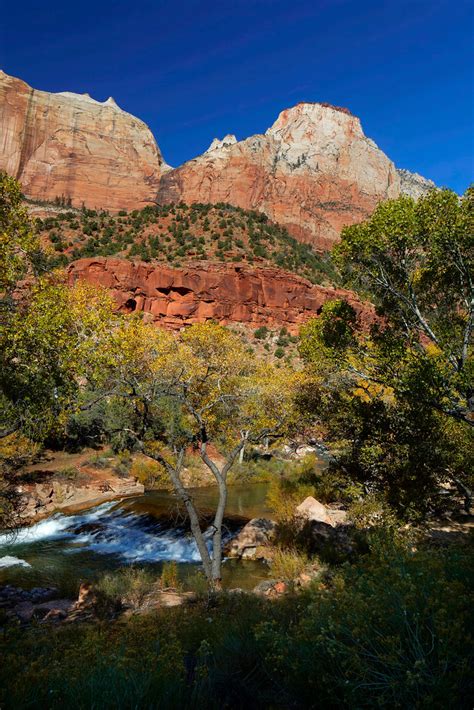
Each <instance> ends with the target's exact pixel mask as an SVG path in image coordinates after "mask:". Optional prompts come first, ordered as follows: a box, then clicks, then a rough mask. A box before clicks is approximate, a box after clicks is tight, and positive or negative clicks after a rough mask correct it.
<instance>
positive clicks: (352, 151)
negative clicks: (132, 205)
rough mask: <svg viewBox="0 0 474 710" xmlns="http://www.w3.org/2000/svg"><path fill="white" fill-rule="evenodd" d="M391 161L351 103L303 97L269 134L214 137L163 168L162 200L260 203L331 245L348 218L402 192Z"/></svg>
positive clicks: (300, 232)
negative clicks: (203, 149)
mask: <svg viewBox="0 0 474 710" xmlns="http://www.w3.org/2000/svg"><path fill="white" fill-rule="evenodd" d="M400 191H401V181H400V177H399V174H398V173H397V170H396V168H395V166H394V164H393V163H392V162H391V161H390V160H389V159H388V158H387V156H386V155H385V154H384V153H383V152H382V151H381V150H379V148H377V146H376V145H375V143H374V142H373V141H372V140H370V139H369V138H367V137H366V136H365V135H364V133H363V131H362V128H361V125H360V121H359V119H358V118H357V117H355V116H353V115H352V114H351V113H350V112H349V111H348V110H347V109H340V108H337V107H334V106H329V105H327V104H319V103H301V104H298V105H297V106H294V107H293V108H290V109H287V110H285V111H282V113H281V114H280V115H279V117H278V119H277V120H276V122H275V123H274V124H273V126H271V128H269V129H268V130H267V132H266V133H265V134H264V135H255V136H252V137H251V138H247V139H246V140H243V141H237V140H236V139H235V136H232V135H228V136H226V137H225V138H224V139H223V140H222V141H219V140H217V139H215V140H214V141H213V143H212V144H211V146H210V148H209V149H208V150H207V151H206V152H205V153H203V155H201V156H199V157H198V158H195V159H194V160H190V161H189V162H187V163H185V164H184V165H182V166H181V167H179V168H176V169H175V170H172V171H170V172H167V173H165V174H164V175H163V177H162V179H161V183H160V190H159V193H158V200H159V202H161V203H166V202H178V201H180V200H183V201H184V202H187V203H192V202H214V203H215V202H230V203H231V204H234V205H237V206H239V207H243V208H245V209H256V210H260V211H262V212H264V213H265V214H267V215H268V216H269V217H270V218H271V219H272V220H274V221H275V222H279V223H280V224H282V225H284V226H286V227H287V228H288V230H289V231H290V232H291V233H292V234H293V235H294V236H295V237H297V238H298V239H300V240H302V241H308V242H311V243H312V244H314V245H315V246H317V247H320V248H322V249H327V248H330V247H331V246H332V244H333V243H334V242H335V241H336V240H337V239H338V237H339V234H340V231H341V229H342V227H343V226H344V225H347V224H352V223H354V222H358V221H361V220H363V219H365V218H367V217H368V216H369V215H370V213H371V212H372V211H373V209H374V208H375V206H376V205H377V203H378V202H380V201H381V200H383V199H386V198H390V197H397V196H398V195H399V194H400Z"/></svg>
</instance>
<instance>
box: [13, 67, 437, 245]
mask: <svg viewBox="0 0 474 710" xmlns="http://www.w3.org/2000/svg"><path fill="white" fill-rule="evenodd" d="M0 169H3V170H6V171H7V172H8V173H9V174H11V175H13V176H14V177H15V178H17V179H18V180H19V181H20V182H21V183H22V185H23V189H24V192H25V195H26V196H27V197H29V198H32V199H35V200H44V201H54V200H55V199H56V200H57V199H59V200H61V201H62V202H65V203H66V204H71V205H72V206H76V207H80V206H81V205H82V204H85V205H86V207H88V208H92V209H106V210H109V211H112V212H118V211H120V210H128V209H139V208H141V207H143V206H144V205H145V204H147V203H150V202H153V201H154V200H155V199H156V200H158V202H159V203H160V204H166V203H170V202H185V203H188V204H191V203H195V202H197V203H219V202H223V203H230V204H232V205H235V206H237V207H241V208H244V209H249V210H256V211H259V212H263V213H264V214H266V215H267V216H268V217H269V218H270V219H271V220H272V221H274V222H276V223H278V224H281V225H282V226H284V227H286V228H287V229H288V231H289V232H290V234H292V235H293V236H294V237H295V238H297V239H298V240H300V241H303V242H308V243H311V244H312V245H313V246H315V247H316V248H318V249H320V250H327V249H330V248H331V246H332V245H333V244H334V242H335V241H337V240H338V238H339V234H340V231H341V229H342V227H343V226H345V225H347V224H352V223H355V222H358V221H361V220H363V219H365V218H367V217H368V216H369V215H370V214H371V212H372V211H373V210H374V208H375V207H376V205H377V204H378V203H379V202H380V201H381V200H384V199H387V198H391V197H397V196H398V195H399V194H402V193H404V192H406V193H408V194H410V195H413V196H414V197H416V198H418V197H419V196H420V195H421V194H424V192H426V190H428V189H430V188H431V187H432V186H433V183H431V181H427V180H425V179H424V178H422V177H421V176H419V175H417V174H414V173H410V172H409V171H406V170H397V168H396V167H395V165H394V164H393V162H392V161H391V160H390V159H389V158H388V157H387V156H386V155H385V154H384V153H383V152H382V151H381V150H380V149H379V148H378V147H377V145H376V144H375V143H374V142H373V141H372V140H371V139H370V138H368V137H367V136H365V134H364V132H363V130H362V127H361V124H360V120H359V119H358V118H357V117H356V116H354V115H352V113H351V112H350V111H349V110H348V109H344V108H341V107H337V106H331V105H330V104H327V103H314V102H313V103H309V102H300V103H299V104H297V105H296V106H293V107H292V108H288V109H285V110H284V111H282V112H281V113H280V115H279V116H278V118H277V120H276V121H275V122H274V123H273V125H272V126H270V127H269V128H268V129H267V130H266V132H265V133H262V134H257V135H254V136H250V137H249V138H246V139H244V140H240V141H239V140H237V139H236V137H235V136H234V135H232V134H228V135H226V136H225V137H224V138H223V139H222V140H219V139H214V140H213V141H212V143H211V145H210V146H209V148H208V149H207V150H206V151H205V152H204V153H203V154H202V155H200V156H198V157H196V158H194V159H192V160H190V161H188V162H186V163H184V164H183V165H181V166H179V167H177V168H175V169H171V168H170V167H169V166H168V165H166V163H165V162H164V160H163V157H162V155H161V153H160V150H159V148H158V146H157V144H156V142H155V139H154V138H153V135H152V134H151V132H150V130H149V128H148V127H147V126H146V125H145V124H144V123H143V122H142V121H140V120H139V119H137V118H135V117H134V116H132V115H131V114H128V113H126V112H125V111H123V110H122V109H121V108H120V107H119V106H117V104H116V103H115V101H114V99H112V97H110V98H109V99H107V100H106V101H104V102H100V101H96V100H95V99H93V98H91V97H90V96H89V95H88V94H75V93H72V92H68V91H63V92H60V93H56V94H53V93H48V92H45V91H38V90H35V89H32V88H31V87H29V86H28V85H27V84H26V83H25V82H23V81H21V80H20V79H16V78H14V77H10V76H8V75H7V74H5V73H4V72H0Z"/></svg>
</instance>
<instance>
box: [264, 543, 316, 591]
mask: <svg viewBox="0 0 474 710" xmlns="http://www.w3.org/2000/svg"><path fill="white" fill-rule="evenodd" d="M308 564H309V559H308V557H307V556H306V555H305V554H304V553H302V552H299V551H298V550H296V549H295V548H289V549H282V548H280V547H277V548H275V549H274V550H273V552H272V557H271V562H270V567H271V572H272V576H274V577H276V578H277V579H284V580H285V581H286V582H291V581H293V580H294V579H296V577H298V576H299V575H300V574H301V573H302V572H303V571H304V569H305V567H306V566H307V565H308Z"/></svg>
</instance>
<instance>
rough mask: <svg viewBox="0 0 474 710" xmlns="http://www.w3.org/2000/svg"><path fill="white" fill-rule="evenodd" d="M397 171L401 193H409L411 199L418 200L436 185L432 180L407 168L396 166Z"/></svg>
mask: <svg viewBox="0 0 474 710" xmlns="http://www.w3.org/2000/svg"><path fill="white" fill-rule="evenodd" d="M397 173H398V176H399V178H400V189H401V192H402V194H403V195H409V197H413V199H415V200H418V199H419V198H420V197H423V196H424V195H426V194H427V193H428V192H429V191H430V190H433V189H434V188H435V187H436V185H435V184H434V182H433V180H428V179H427V178H424V177H423V176H422V175H419V174H418V173H411V172H410V171H409V170H403V169H398V168H397Z"/></svg>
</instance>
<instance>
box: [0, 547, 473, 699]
mask: <svg viewBox="0 0 474 710" xmlns="http://www.w3.org/2000/svg"><path fill="white" fill-rule="evenodd" d="M471 562H472V549H469V548H466V549H464V550H463V549H462V548H459V549H456V548H455V547H454V546H451V547H450V549H448V550H444V551H443V550H441V551H433V550H427V551H419V552H415V553H413V552H410V551H409V550H407V549H406V548H403V547H400V546H399V545H396V544H395V545H394V544H393V541H391V540H390V539H388V540H385V542H384V543H381V545H380V546H379V548H378V549H377V550H375V551H374V552H372V553H371V554H369V555H367V556H366V557H365V558H364V559H363V560H362V561H360V562H359V563H357V564H355V565H352V566H344V567H343V568H342V569H341V570H340V571H339V573H338V574H337V575H336V576H334V575H333V576H332V578H331V576H327V578H325V580H324V584H322V583H321V582H315V583H314V584H313V586H312V587H310V588H309V589H308V590H306V591H304V592H303V593H300V594H298V595H295V594H293V595H287V596H284V597H283V598H282V599H279V600H271V601H270V600H266V599H261V598H257V597H255V596H252V595H248V594H235V593H234V594H223V595H221V596H219V597H217V598H213V599H212V600H210V599H209V598H207V597H206V598H203V599H202V600H198V601H197V602H196V603H194V604H191V605H187V606H183V607H177V608H164V609H161V610H158V611H156V612H153V613H148V614H145V615H140V616H138V615H134V616H132V617H130V618H129V619H127V620H123V619H122V620H119V621H116V622H113V621H111V622H107V623H99V624H97V625H91V624H74V625H73V624H64V625H60V626H59V627H54V626H48V625H40V626H34V627H30V628H22V629H17V628H15V627H7V628H5V630H4V632H3V633H2V634H1V635H0V656H1V658H2V663H1V664H0V706H1V707H2V708H5V710H13V708H15V710H16V708H26V707H38V708H43V707H45V708H46V707H47V708H51V710H56V709H58V710H59V708H64V707H71V708H72V707H74V708H84V709H85V708H91V707H97V708H104V709H108V708H114V709H115V708H117V709H118V710H126V709H128V708H131V707H133V708H137V710H140V709H142V708H143V709H145V708H152V707H159V708H170V709H171V708H178V707H179V708H183V710H187V709H188V708H189V709H191V708H193V710H199V709H200V708H206V710H207V709H210V710H214V709H216V710H217V708H249V709H250V710H252V709H253V710H257V708H258V709H260V708H275V710H276V709H277V708H282V709H283V708H295V710H297V709H299V708H301V709H302V708H308V709H309V710H310V709H311V708H315V709H316V708H321V707H323V708H325V707H327V708H335V707H337V708H348V709H351V708H361V709H363V708H387V710H389V709H390V710H391V709H392V708H400V709H401V708H413V709H416V708H419V709H420V710H421V709H422V708H435V709H438V708H439V709H440V710H441V709H443V710H444V708H456V710H458V709H459V710H463V709H464V708H466V710H467V708H470V707H471V705H472V701H471V698H472V692H473V683H472V674H471V663H472V661H473V654H472V629H473V628H474V623H473V622H474V620H473V611H472V610H473V604H472V601H473V600H472V596H473V595H472V589H473V582H474V579H473V568H472V564H471ZM38 649H41V653H40V654H39V652H38Z"/></svg>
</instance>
